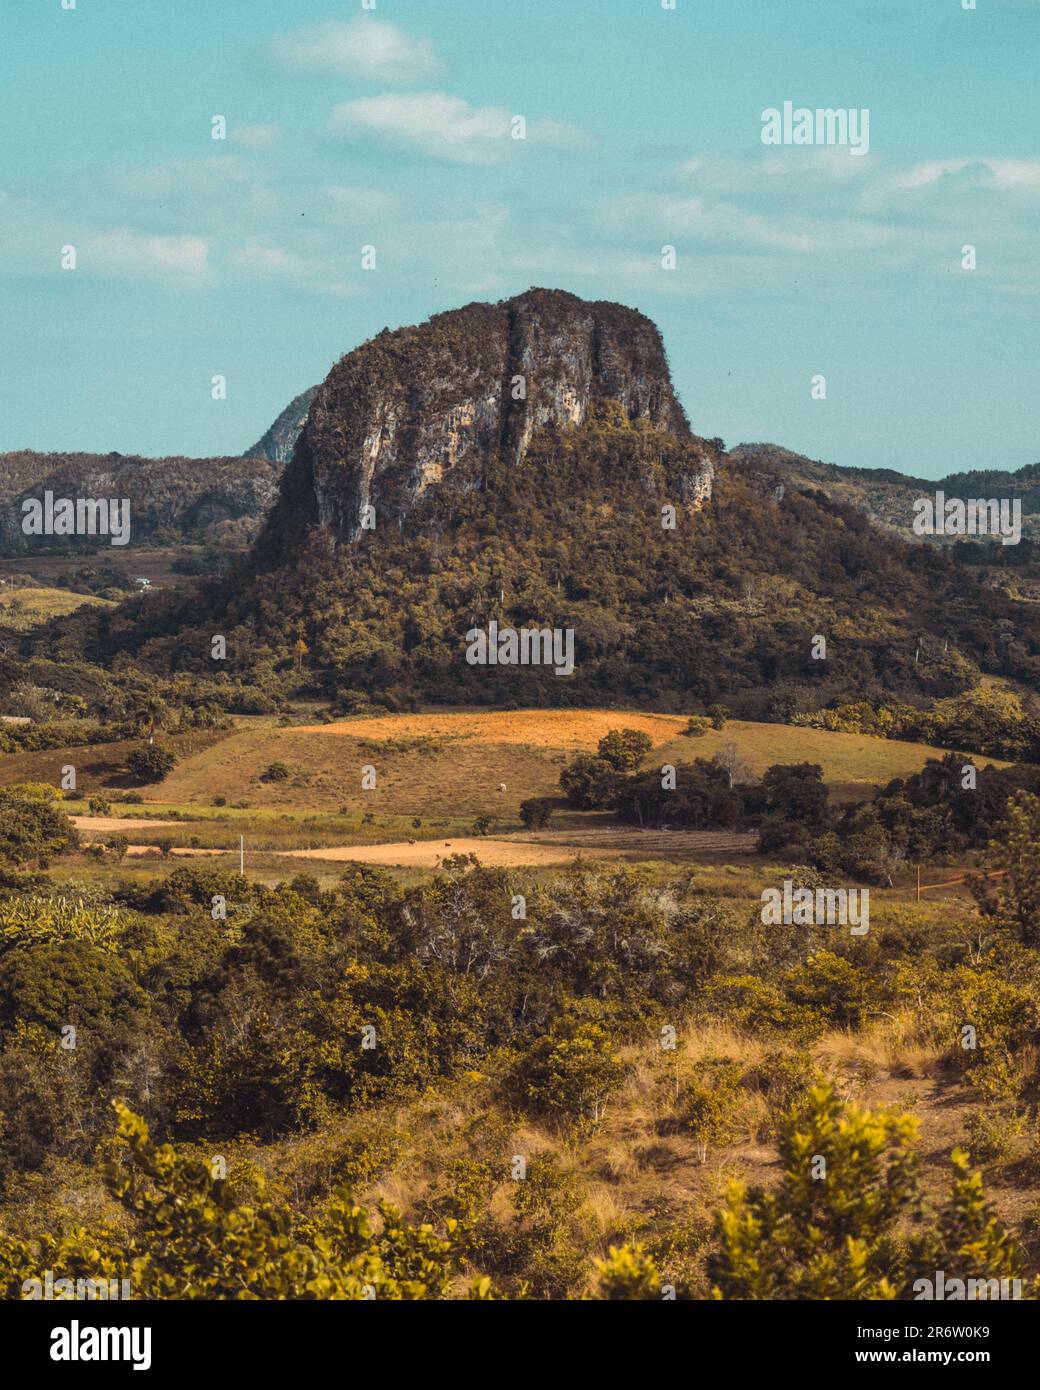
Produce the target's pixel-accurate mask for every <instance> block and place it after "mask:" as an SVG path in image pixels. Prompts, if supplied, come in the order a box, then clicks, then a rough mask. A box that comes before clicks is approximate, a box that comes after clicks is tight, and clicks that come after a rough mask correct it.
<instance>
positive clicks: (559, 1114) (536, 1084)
mask: <svg viewBox="0 0 1040 1390" xmlns="http://www.w3.org/2000/svg"><path fill="white" fill-rule="evenodd" d="M624 1077H625V1066H624V1064H623V1062H622V1061H621V1058H620V1057H619V1056H618V1054H617V1052H616V1050H615V1048H614V1044H613V1042H612V1041H611V1038H610V1035H609V1033H608V1032H607V1031H606V1029H604V1028H603V1027H601V1025H600V1024H598V1023H589V1022H584V1021H571V1020H566V1019H564V1020H562V1021H561V1022H560V1023H559V1024H557V1025H556V1027H555V1028H554V1029H553V1030H552V1032H551V1033H549V1034H547V1035H546V1036H545V1037H543V1038H539V1039H537V1041H536V1042H535V1043H534V1044H533V1046H532V1047H531V1048H530V1049H529V1050H528V1051H527V1053H526V1054H525V1055H524V1056H523V1057H522V1058H521V1059H520V1061H519V1062H518V1064H517V1066H516V1068H515V1070H514V1073H513V1084H514V1085H515V1087H516V1088H517V1090H518V1091H519V1092H520V1094H521V1095H522V1096H523V1098H524V1100H525V1101H526V1102H527V1104H528V1105H529V1106H530V1107H531V1108H532V1109H534V1110H536V1111H542V1112H544V1113H545V1114H547V1115H550V1116H553V1117H555V1118H557V1119H562V1120H567V1121H570V1122H571V1123H574V1124H586V1125H591V1126H593V1127H594V1126H595V1125H597V1124H599V1122H600V1120H601V1119H602V1118H603V1114H604V1110H605V1108H606V1103H607V1099H608V1097H609V1096H610V1093H611V1092H612V1091H613V1090H615V1089H616V1088H617V1087H618V1086H619V1085H620V1084H621V1082H622V1081H623V1080H624Z"/></svg>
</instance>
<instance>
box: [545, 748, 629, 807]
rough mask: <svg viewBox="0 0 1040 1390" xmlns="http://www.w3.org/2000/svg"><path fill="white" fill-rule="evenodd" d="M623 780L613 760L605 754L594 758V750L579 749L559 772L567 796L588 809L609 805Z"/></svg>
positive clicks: (569, 799) (577, 804)
mask: <svg viewBox="0 0 1040 1390" xmlns="http://www.w3.org/2000/svg"><path fill="white" fill-rule="evenodd" d="M621 782H622V778H621V776H620V774H619V773H618V770H617V768H616V767H615V766H614V765H613V763H609V762H607V760H606V758H594V757H593V756H592V754H591V753H579V754H578V756H577V757H576V758H575V759H574V761H573V762H572V763H571V764H570V766H569V767H565V768H564V770H563V771H562V772H561V773H560V787H561V788H562V790H563V791H564V793H565V794H566V796H567V800H568V801H569V802H571V804H572V805H574V806H578V807H580V808H581V809H582V810H585V811H591V810H595V809H597V808H602V807H605V806H610V805H611V804H612V803H613V801H614V799H615V797H616V796H617V793H618V790H619V788H620V786H621Z"/></svg>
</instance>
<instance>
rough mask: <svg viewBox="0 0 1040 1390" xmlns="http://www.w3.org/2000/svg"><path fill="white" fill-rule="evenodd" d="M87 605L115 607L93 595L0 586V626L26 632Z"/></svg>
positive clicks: (64, 590)
mask: <svg viewBox="0 0 1040 1390" xmlns="http://www.w3.org/2000/svg"><path fill="white" fill-rule="evenodd" d="M87 603H89V604H94V605H95V606H97V607H101V608H112V607H114V606H115V605H114V604H112V603H110V602H109V601H108V600H107V599H103V598H95V597H94V596H93V595H92V594H74V593H71V592H70V591H69V590H68V589H45V588H42V587H41V588H30V587H26V588H24V589H7V588H3V587H0V625H2V626H4V627H12V628H14V629H15V630H16V631H27V630H28V629H29V628H31V627H36V625H37V624H38V623H45V622H47V620H48V619H50V618H64V617H66V616H67V615H68V614H69V613H74V612H75V611H76V609H77V608H82V607H83V605H84V604H87Z"/></svg>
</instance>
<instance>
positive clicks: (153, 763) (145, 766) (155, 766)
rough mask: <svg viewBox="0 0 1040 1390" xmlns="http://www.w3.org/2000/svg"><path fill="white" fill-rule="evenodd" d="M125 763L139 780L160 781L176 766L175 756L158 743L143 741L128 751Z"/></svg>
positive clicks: (170, 750)
mask: <svg viewBox="0 0 1040 1390" xmlns="http://www.w3.org/2000/svg"><path fill="white" fill-rule="evenodd" d="M126 765H127V767H128V768H129V769H130V772H131V773H132V774H133V776H134V777H136V778H137V780H138V781H139V782H161V781H162V779H163V778H164V777H165V776H166V775H167V773H169V772H172V771H173V769H174V767H176V765H177V756H176V754H175V753H174V752H173V750H172V749H170V748H164V747H162V745H160V744H158V743H145V744H142V745H141V747H140V748H134V749H133V750H132V751H131V752H130V755H129V756H128V758H127V760H126Z"/></svg>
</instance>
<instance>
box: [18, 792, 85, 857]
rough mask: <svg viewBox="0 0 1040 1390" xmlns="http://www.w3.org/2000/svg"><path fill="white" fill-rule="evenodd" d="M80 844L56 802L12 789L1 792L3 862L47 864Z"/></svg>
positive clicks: (66, 817)
mask: <svg viewBox="0 0 1040 1390" xmlns="http://www.w3.org/2000/svg"><path fill="white" fill-rule="evenodd" d="M78 843H79V836H78V835H77V833H76V828H75V826H74V825H73V824H72V822H71V821H70V820H69V818H68V816H67V815H66V814H65V812H64V811H63V810H61V808H60V807H59V806H57V805H56V804H55V803H54V802H53V801H51V800H49V799H44V798H43V797H42V796H39V795H36V794H34V793H32V792H30V793H29V794H28V795H19V794H18V792H16V791H15V790H13V789H11V788H7V789H5V790H3V791H0V863H2V862H3V861H4V860H8V861H9V862H11V863H12V864H26V863H28V862H29V861H30V860H34V859H35V860H38V861H39V862H40V863H46V862H47V861H48V860H50V859H51V857H52V856H53V855H56V854H61V853H62V851H63V850H66V849H70V848H72V847H74V846H75V845H76V844H78Z"/></svg>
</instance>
